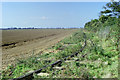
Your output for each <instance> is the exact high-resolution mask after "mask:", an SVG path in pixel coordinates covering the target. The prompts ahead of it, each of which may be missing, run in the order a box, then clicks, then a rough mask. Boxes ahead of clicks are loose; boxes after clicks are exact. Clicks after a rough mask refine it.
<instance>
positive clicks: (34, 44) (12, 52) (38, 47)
mask: <svg viewBox="0 0 120 80" xmlns="http://www.w3.org/2000/svg"><path fill="white" fill-rule="evenodd" d="M75 31H76V30H70V31H66V32H64V33H59V34H55V35H53V36H46V37H43V38H38V39H35V40H32V41H28V42H24V44H23V45H20V46H16V47H13V48H8V49H3V51H2V53H3V54H2V67H3V69H4V68H5V67H6V66H8V65H9V64H14V63H15V62H16V61H17V59H20V58H27V57H29V56H31V55H32V54H33V51H34V55H35V54H39V53H42V51H44V50H45V49H46V48H48V47H50V46H52V45H54V44H55V43H57V42H58V41H60V40H62V39H64V38H65V37H67V36H70V35H71V34H72V33H73V32H75Z"/></svg>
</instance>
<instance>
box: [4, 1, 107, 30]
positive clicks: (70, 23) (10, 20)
mask: <svg viewBox="0 0 120 80" xmlns="http://www.w3.org/2000/svg"><path fill="white" fill-rule="evenodd" d="M105 4H106V3H105V2H3V3H2V28H8V27H9V28H11V27H17V28H19V27H21V28H23V27H25V28H27V27H37V28H47V27H48V28H57V27H64V28H70V27H76V28H80V27H84V25H85V23H86V22H88V21H90V20H92V19H97V18H98V17H99V13H100V11H101V10H102V8H103V6H104V5H105Z"/></svg>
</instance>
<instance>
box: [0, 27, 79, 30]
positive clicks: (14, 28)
mask: <svg viewBox="0 0 120 80" xmlns="http://www.w3.org/2000/svg"><path fill="white" fill-rule="evenodd" d="M78 28H80V27H78ZM16 29H77V27H69V28H64V27H56V28H35V27H28V28H17V27H13V28H0V30H16Z"/></svg>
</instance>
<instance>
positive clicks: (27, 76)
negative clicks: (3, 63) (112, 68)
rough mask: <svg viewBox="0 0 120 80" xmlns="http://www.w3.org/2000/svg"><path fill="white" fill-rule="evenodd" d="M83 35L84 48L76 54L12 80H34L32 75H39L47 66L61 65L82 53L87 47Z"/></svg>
mask: <svg viewBox="0 0 120 80" xmlns="http://www.w3.org/2000/svg"><path fill="white" fill-rule="evenodd" d="M83 35H84V39H85V42H84V46H83V47H82V48H81V49H80V50H79V51H77V52H75V53H73V54H72V55H69V56H67V57H65V58H62V59H60V60H58V61H56V62H54V63H52V64H49V65H47V66H45V67H43V68H41V69H38V70H35V71H33V72H31V73H28V74H26V75H23V76H21V77H18V78H14V79H12V80H26V79H33V78H34V77H33V74H34V73H36V74H37V73H40V72H41V71H42V70H43V69H46V68H47V67H49V66H51V67H54V66H55V65H58V64H61V63H62V62H63V61H65V60H67V59H68V58H69V57H70V58H72V57H74V56H77V55H78V53H79V52H82V51H83V50H84V48H85V46H86V45H87V43H86V34H85V33H83ZM85 55H86V54H84V55H82V56H81V57H84V56H85Z"/></svg>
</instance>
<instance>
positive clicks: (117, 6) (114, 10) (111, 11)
mask: <svg viewBox="0 0 120 80" xmlns="http://www.w3.org/2000/svg"><path fill="white" fill-rule="evenodd" d="M103 9H105V10H104V11H101V12H100V13H101V15H106V16H113V17H117V18H118V17H120V0H119V1H118V2H115V1H114V0H112V1H111V2H109V3H107V4H106V5H105V6H104V7H103Z"/></svg>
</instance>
